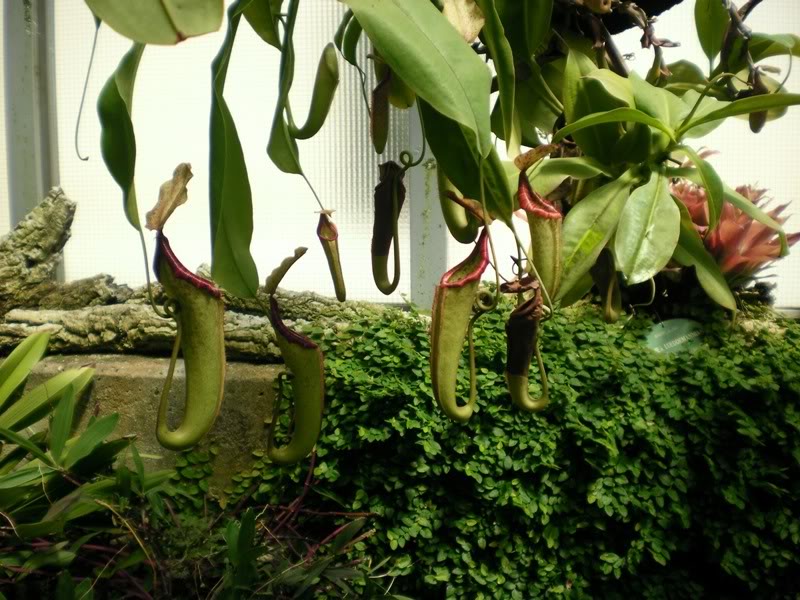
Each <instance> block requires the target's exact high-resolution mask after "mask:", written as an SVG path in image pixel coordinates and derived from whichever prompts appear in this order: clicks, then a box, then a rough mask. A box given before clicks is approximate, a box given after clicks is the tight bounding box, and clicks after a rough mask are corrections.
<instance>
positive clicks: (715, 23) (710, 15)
mask: <svg viewBox="0 0 800 600" xmlns="http://www.w3.org/2000/svg"><path fill="white" fill-rule="evenodd" d="M694 22H695V26H696V28H697V37H698V38H699V39H700V47H701V48H702V49H703V52H704V53H705V55H706V56H707V57H708V60H709V61H712V60H714V57H716V56H717V54H719V52H720V50H721V49H722V41H723V40H724V39H725V31H726V30H727V29H728V23H729V22H730V16H729V15H728V11H727V10H725V7H724V6H723V4H722V0H696V2H695V5H694Z"/></svg>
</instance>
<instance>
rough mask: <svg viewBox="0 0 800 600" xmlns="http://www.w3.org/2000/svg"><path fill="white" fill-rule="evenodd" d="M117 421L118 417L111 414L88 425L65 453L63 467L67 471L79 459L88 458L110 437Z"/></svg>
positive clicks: (115, 414)
mask: <svg viewBox="0 0 800 600" xmlns="http://www.w3.org/2000/svg"><path fill="white" fill-rule="evenodd" d="M117 421H119V415H118V414H117V413H113V414H110V415H106V416H105V417H102V418H100V419H98V420H97V421H95V422H94V423H92V424H91V425H89V427H87V428H86V431H84V432H83V433H82V434H81V435H80V437H79V438H78V441H77V442H75V444H73V446H72V447H71V448H70V449H69V451H68V452H67V456H66V458H65V459H64V467H65V468H67V469H69V468H70V467H72V466H73V465H74V464H75V463H77V462H78V461H79V460H80V459H82V458H84V457H86V456H89V454H91V453H92V451H94V449H95V448H97V447H98V446H99V445H100V444H102V443H103V440H105V439H106V438H107V437H108V436H109V435H111V432H113V431H114V428H115V427H116V426H117Z"/></svg>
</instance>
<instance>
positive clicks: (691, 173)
mask: <svg viewBox="0 0 800 600" xmlns="http://www.w3.org/2000/svg"><path fill="white" fill-rule="evenodd" d="M667 174H668V175H669V176H670V177H684V178H686V179H688V180H689V181H691V182H693V183H696V184H697V185H703V178H702V177H701V176H700V173H699V172H698V171H697V169H668V170H667ZM722 194H723V197H724V198H725V202H729V203H730V204H732V205H733V206H734V207H736V208H738V209H739V210H741V211H742V212H743V213H744V214H746V215H747V216H748V217H750V218H751V219H753V220H754V221H758V222H759V223H761V224H762V225H766V226H767V227H769V228H770V229H772V230H774V231H775V233H777V234H778V238H779V239H780V242H781V256H786V255H787V254H789V242H788V240H787V239H786V232H785V231H784V230H783V227H782V226H781V224H780V223H778V222H777V221H776V220H775V219H773V218H772V217H770V216H769V215H768V214H767V213H765V212H764V211H763V210H761V209H760V208H758V207H757V206H756V205H755V204H753V203H752V202H750V200H748V199H747V198H745V197H744V196H742V195H741V194H740V193H739V192H737V191H736V190H734V189H733V188H730V187H728V186H727V185H725V184H724V183H723V184H722Z"/></svg>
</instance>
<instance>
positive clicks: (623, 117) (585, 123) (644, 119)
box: [553, 107, 675, 144]
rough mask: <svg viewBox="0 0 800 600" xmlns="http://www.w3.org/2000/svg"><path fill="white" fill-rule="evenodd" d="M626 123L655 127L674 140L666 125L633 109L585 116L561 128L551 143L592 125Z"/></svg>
mask: <svg viewBox="0 0 800 600" xmlns="http://www.w3.org/2000/svg"><path fill="white" fill-rule="evenodd" d="M627 121H632V122H634V123H644V124H645V125H649V126H650V127H655V128H656V129H660V130H661V131H663V132H664V133H666V134H667V135H668V136H669V138H670V139H671V140H673V141H674V140H675V132H674V131H672V129H671V128H670V127H669V126H667V125H666V124H664V123H662V122H661V121H659V120H658V119H654V118H653V117H651V116H649V115H646V114H645V113H643V112H642V111H640V110H636V109H635V108H624V107H623V108H615V109H614V110H609V111H606V112H603V113H595V114H592V115H587V116H585V117H582V118H580V119H578V120H577V121H575V122H574V123H570V124H569V125H567V126H566V127H562V128H561V129H559V130H558V133H556V135H555V136H554V137H553V143H554V144H557V143H558V142H560V141H561V140H563V139H564V138H565V137H567V136H568V135H572V134H573V133H575V132H576V131H580V130H582V129H586V128H587V127H592V126H594V125H600V124H602V123H623V122H627Z"/></svg>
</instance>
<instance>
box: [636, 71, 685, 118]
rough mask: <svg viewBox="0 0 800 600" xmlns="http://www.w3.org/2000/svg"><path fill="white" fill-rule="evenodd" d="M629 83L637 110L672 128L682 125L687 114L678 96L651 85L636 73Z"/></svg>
mask: <svg viewBox="0 0 800 600" xmlns="http://www.w3.org/2000/svg"><path fill="white" fill-rule="evenodd" d="M627 81H629V82H630V86H631V90H632V93H633V101H634V104H633V105H634V106H635V107H636V108H638V109H639V110H640V111H642V112H643V113H645V114H647V115H650V116H651V117H653V118H655V119H658V120H659V121H661V122H662V123H664V124H666V125H669V126H670V127H677V126H678V125H680V119H681V118H682V117H683V116H685V114H686V105H685V103H684V102H682V101H681V99H680V98H679V97H678V96H676V95H675V94H673V93H672V92H669V91H667V90H665V89H664V88H659V87H656V86H654V85H651V84H649V83H648V82H646V81H645V80H644V79H642V78H641V77H639V76H638V75H637V74H636V73H631V74H630V76H629V78H628V79H627Z"/></svg>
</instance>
